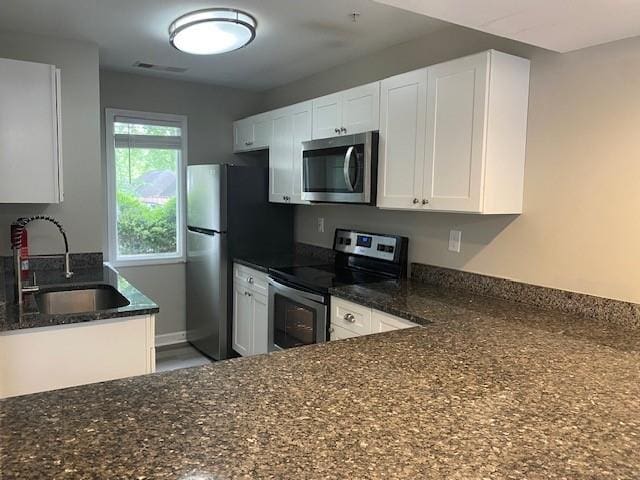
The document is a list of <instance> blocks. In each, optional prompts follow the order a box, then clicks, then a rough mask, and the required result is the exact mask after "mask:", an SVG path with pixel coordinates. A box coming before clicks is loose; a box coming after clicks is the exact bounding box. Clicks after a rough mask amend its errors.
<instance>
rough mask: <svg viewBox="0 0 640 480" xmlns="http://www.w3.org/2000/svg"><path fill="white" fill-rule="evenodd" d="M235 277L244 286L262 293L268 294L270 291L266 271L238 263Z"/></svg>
mask: <svg viewBox="0 0 640 480" xmlns="http://www.w3.org/2000/svg"><path fill="white" fill-rule="evenodd" d="M233 277H234V281H235V283H236V284H237V285H238V286H242V287H244V288H247V289H249V290H252V291H254V292H256V293H260V294H262V295H267V293H268V291H269V283H268V281H267V274H266V273H264V272H260V271H258V270H254V269H253V268H249V267H245V266H244V265H239V264H237V263H236V264H235V268H234V274H233Z"/></svg>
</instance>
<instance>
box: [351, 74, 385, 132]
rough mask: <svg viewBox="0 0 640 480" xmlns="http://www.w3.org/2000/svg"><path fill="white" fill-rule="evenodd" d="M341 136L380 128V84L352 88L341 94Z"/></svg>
mask: <svg viewBox="0 0 640 480" xmlns="http://www.w3.org/2000/svg"><path fill="white" fill-rule="evenodd" d="M342 127H344V129H345V130H346V132H345V131H344V130H343V131H342V133H343V134H348V135H351V134H354V133H362V132H368V131H371V130H378V128H379V127H380V82H374V83H370V84H368V85H363V86H361V87H356V88H352V89H351V90H347V91H345V92H343V94H342Z"/></svg>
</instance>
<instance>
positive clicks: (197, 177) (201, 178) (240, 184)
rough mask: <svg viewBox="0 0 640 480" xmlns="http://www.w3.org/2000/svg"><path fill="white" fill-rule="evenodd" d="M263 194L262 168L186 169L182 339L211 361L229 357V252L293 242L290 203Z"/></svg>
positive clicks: (274, 248) (251, 252) (265, 250)
mask: <svg viewBox="0 0 640 480" xmlns="http://www.w3.org/2000/svg"><path fill="white" fill-rule="evenodd" d="M268 194H269V180H268V170H267V169H266V168H262V167H244V166H232V165H192V166H189V167H188V168H187V340H188V341H189V343H191V344H192V345H193V346H194V347H196V348H197V349H198V350H200V351H201V352H202V353H204V354H205V355H207V356H209V357H211V358H214V359H216V360H221V359H224V358H228V357H230V356H232V350H231V321H232V315H233V312H232V307H233V302H232V294H233V292H232V290H233V266H232V265H233V259H234V257H241V256H245V257H251V256H259V255H263V254H269V253H283V252H288V251H291V249H292V247H293V207H292V206H291V205H281V204H271V203H269V202H268Z"/></svg>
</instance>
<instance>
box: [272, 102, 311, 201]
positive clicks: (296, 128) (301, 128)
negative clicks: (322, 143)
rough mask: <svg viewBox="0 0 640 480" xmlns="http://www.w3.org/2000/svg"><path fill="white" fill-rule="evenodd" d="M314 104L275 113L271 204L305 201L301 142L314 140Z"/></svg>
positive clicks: (304, 103)
mask: <svg viewBox="0 0 640 480" xmlns="http://www.w3.org/2000/svg"><path fill="white" fill-rule="evenodd" d="M311 115H312V102H303V103H298V104H296V105H292V106H290V107H285V108H281V109H279V110H276V111H274V112H272V118H273V137H272V139H271V147H270V148H269V201H270V202H276V203H298V204H304V203H309V202H305V201H303V200H302V142H306V141H309V140H311Z"/></svg>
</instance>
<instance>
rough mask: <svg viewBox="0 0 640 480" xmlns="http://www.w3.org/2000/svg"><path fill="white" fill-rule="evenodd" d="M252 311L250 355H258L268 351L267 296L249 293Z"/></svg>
mask: <svg viewBox="0 0 640 480" xmlns="http://www.w3.org/2000/svg"><path fill="white" fill-rule="evenodd" d="M251 295H252V296H251V307H252V311H253V339H252V344H253V346H252V349H251V354H252V355H259V354H261V353H267V352H268V351H269V310H268V309H267V296H266V295H260V294H257V293H252V294H251Z"/></svg>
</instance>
